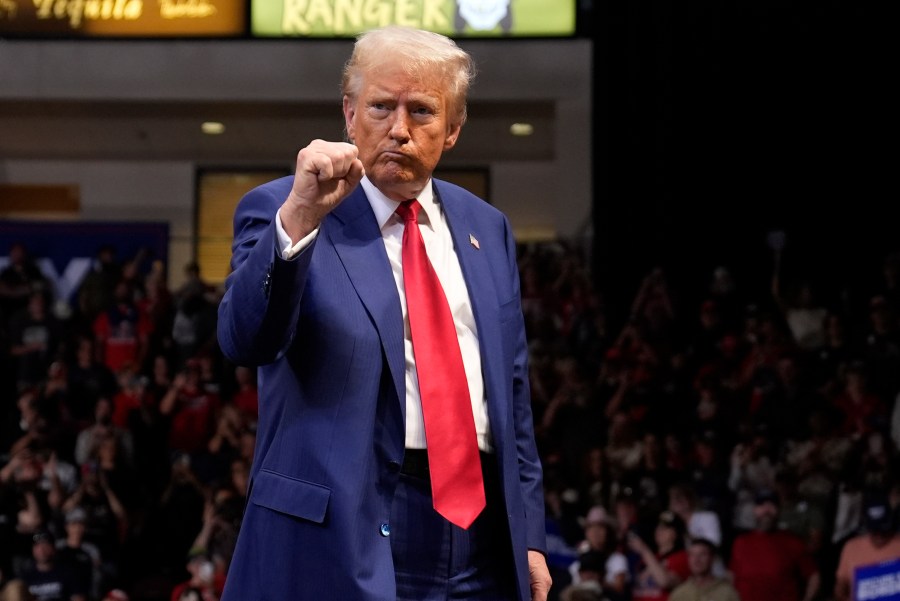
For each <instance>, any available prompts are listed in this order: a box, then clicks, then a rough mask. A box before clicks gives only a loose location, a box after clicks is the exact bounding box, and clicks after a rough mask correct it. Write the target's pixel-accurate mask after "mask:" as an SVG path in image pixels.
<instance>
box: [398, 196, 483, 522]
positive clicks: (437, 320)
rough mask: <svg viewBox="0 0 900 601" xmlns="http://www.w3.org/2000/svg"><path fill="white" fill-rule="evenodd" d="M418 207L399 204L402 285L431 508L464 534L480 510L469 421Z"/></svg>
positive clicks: (458, 357)
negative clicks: (422, 232) (429, 482)
mask: <svg viewBox="0 0 900 601" xmlns="http://www.w3.org/2000/svg"><path fill="white" fill-rule="evenodd" d="M421 208H422V207H421V206H420V205H419V202H418V201H416V200H410V201H408V202H404V203H402V204H401V205H400V206H399V207H398V208H397V214H398V215H400V217H401V218H402V219H403V221H404V223H405V229H404V230H403V251H402V252H403V285H404V288H405V289H406V307H407V312H408V313H409V327H410V331H411V333H412V343H413V352H414V354H415V357H416V373H417V375H418V379H419V395H420V396H421V399H422V414H423V415H424V418H425V440H426V442H427V444H428V470H429V473H430V476H431V494H432V498H433V500H434V508H435V510H436V511H437V512H438V513H440V514H441V515H442V516H444V517H445V518H447V520H448V521H450V522H452V523H454V524H456V525H457V526H459V527H461V528H468V527H469V526H470V525H471V524H472V522H474V521H475V518H476V517H478V514H479V513H481V510H482V509H484V506H485V498H484V483H483V482H482V477H481V457H480V456H479V454H478V440H477V438H476V436H475V419H474V418H473V417H472V401H471V399H470V397H469V384H468V381H467V380H466V371H465V368H464V367H463V361H462V353H460V350H459V341H458V340H457V338H456V326H455V325H454V323H453V316H452V315H451V314H450V306H449V305H448V304H447V297H446V296H445V295H444V290H443V288H441V282H440V281H439V280H438V277H437V274H436V273H435V272H434V268H433V267H432V265H431V261H429V260H428V255H427V254H426V253H425V243H424V242H423V241H422V234H421V232H420V231H419V224H418V223H417V219H418V215H419V210H420V209H421Z"/></svg>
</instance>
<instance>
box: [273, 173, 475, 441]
mask: <svg viewBox="0 0 900 601" xmlns="http://www.w3.org/2000/svg"><path fill="white" fill-rule="evenodd" d="M361 185H362V187H363V189H364V190H365V192H366V197H367V198H368V200H369V204H370V205H371V206H372V211H373V212H374V213H375V219H376V221H377V222H378V226H379V228H380V229H381V237H382V240H383V242H384V248H385V251H387V257H388V261H389V262H390V264H391V271H392V272H393V274H394V283H395V284H396V286H397V293H398V294H399V297H400V307H401V309H402V311H403V337H404V349H405V355H406V447H407V448H410V449H424V448H426V446H427V445H426V441H425V422H424V419H423V417H422V401H421V399H420V397H419V382H418V378H417V376H416V360H415V355H414V354H413V346H412V336H411V334H410V329H409V315H408V314H407V311H406V293H405V289H404V286H403V262H402V258H401V257H402V244H403V230H404V225H403V220H402V219H401V218H400V216H399V215H397V214H396V210H397V207H398V206H399V205H400V203H399V202H397V201H395V200H391V199H390V198H388V197H387V196H385V195H384V194H382V193H381V192H380V191H379V190H378V189H377V188H375V186H374V185H373V184H372V182H370V181H369V179H368V178H367V177H363V179H362V182H361ZM417 200H418V201H419V204H420V205H421V206H422V211H421V212H420V213H419V231H420V232H421V233H422V239H423V240H424V242H425V252H426V253H427V254H428V258H429V260H430V261H431V264H432V266H433V267H434V270H435V273H437V276H438V279H439V280H440V282H441V287H442V288H443V289H444V294H445V295H446V297H447V303H448V304H449V305H450V313H451V314H452V315H453V322H454V324H455V325H456V337H457V340H458V341H459V349H460V352H461V353H462V359H463V366H464V368H465V371H466V380H467V381H468V384H469V397H470V400H471V402H472V414H473V416H474V418H475V432H476V434H477V438H478V447H479V449H481V450H482V451H488V452H489V451H491V450H492V449H493V446H492V442H491V436H490V427H489V424H488V417H487V404H486V401H485V396H484V379H483V378H482V373H481V352H480V350H479V347H478V329H477V327H476V325H475V315H474V314H473V312H472V303H471V301H470V300H469V292H468V289H467V288H466V282H465V279H463V275H462V270H461V268H460V266H459V259H458V258H457V256H456V251H455V250H454V248H453V239H452V237H451V236H450V228H449V226H448V225H447V219H446V217H445V216H444V212H443V210H442V209H441V206H440V205H439V204H438V203H437V202H436V200H435V198H434V191H433V189H432V186H431V182H430V181H429V182H428V184H427V185H426V186H425V188H424V189H423V190H422V193H421V194H420V195H419V197H418V198H417ZM275 225H276V231H277V234H278V244H279V247H280V249H281V255H282V257H283V258H284V259H291V258H292V257H294V256H296V254H297V253H299V252H300V251H301V250H303V249H304V248H306V246H308V245H309V244H310V243H311V242H312V240H313V239H314V238H315V236H316V235H317V233H318V229H317V230H315V231H314V232H312V233H310V234H309V235H308V236H306V237H305V238H303V239H302V240H300V241H299V242H298V243H297V244H291V239H290V237H289V236H288V235H287V233H286V232H285V231H284V228H283V226H282V223H281V216H280V214H277V215H276V219H275Z"/></svg>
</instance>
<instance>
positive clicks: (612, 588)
mask: <svg viewBox="0 0 900 601" xmlns="http://www.w3.org/2000/svg"><path fill="white" fill-rule="evenodd" d="M519 251H520V256H519V259H520V263H519V265H520V272H521V282H522V297H523V312H524V315H525V320H526V328H527V331H528V335H529V346H530V361H531V388H532V398H533V408H534V416H535V429H536V435H537V438H538V444H539V449H540V451H541V455H542V460H543V463H544V470H545V495H546V506H547V515H546V523H547V531H548V535H549V542H550V549H549V560H550V565H551V569H552V573H553V577H554V587H553V590H552V592H551V597H552V599H553V601H620V600H633V601H650V600H665V599H668V598H671V599H673V601H689V600H691V599H701V598H703V599H714V600H717V599H721V600H733V599H741V600H742V601H773V600H774V601H781V600H784V601H795V600H796V601H799V600H800V599H804V600H807V601H811V600H813V599H820V600H830V599H835V600H836V601H846V600H847V599H849V598H850V586H851V584H852V578H853V570H854V568H855V567H856V566H859V565H864V564H867V563H872V562H877V561H880V560H882V559H890V558H896V557H898V556H900V538H898V536H897V534H896V530H897V528H896V527H897V521H896V516H897V506H898V504H900V482H898V474H900V470H898V455H900V454H898V445H900V403H898V402H897V396H898V393H900V321H898V317H900V256H895V255H892V256H889V257H887V258H886V260H885V262H884V270H883V274H884V277H883V279H882V280H881V281H879V282H876V283H875V288H874V289H872V290H854V291H853V294H854V295H855V297H856V298H858V297H859V296H860V295H864V296H865V298H866V302H865V303H864V304H862V307H863V308H862V309H860V308H858V307H859V304H855V303H850V302H847V298H848V296H847V295H846V294H842V295H837V296H836V297H835V299H820V298H817V297H816V295H815V292H816V290H815V288H814V286H813V285H811V284H810V283H807V282H802V281H800V279H799V278H796V279H797V281H782V280H783V279H785V278H782V275H781V273H780V269H779V268H778V265H779V263H778V261H775V266H776V268H775V270H774V273H773V277H772V281H771V285H767V286H763V287H759V289H753V287H752V286H747V285H746V283H745V282H741V281H739V278H738V277H736V276H735V275H734V274H733V273H730V272H729V270H728V269H727V268H725V267H720V268H717V269H716V270H715V271H714V272H713V273H711V274H709V285H708V286H707V287H705V288H704V289H702V290H688V291H685V290H679V288H678V284H679V282H678V281H677V278H674V277H673V276H672V275H671V274H668V273H666V271H665V270H663V269H662V268H654V269H652V270H651V271H650V272H649V273H648V274H647V276H646V278H644V280H643V283H642V284H641V286H640V287H639V290H637V292H636V294H635V297H634V300H633V303H631V305H630V311H629V312H628V315H627V318H626V319H618V320H617V319H615V317H614V316H613V315H612V313H613V312H612V311H611V310H610V308H609V307H608V306H607V304H606V303H605V300H604V296H603V292H604V290H603V286H604V283H603V282H596V281H594V279H593V278H592V277H591V273H590V270H589V268H588V264H589V263H588V258H587V256H586V253H584V252H583V250H582V249H581V248H580V247H578V246H577V245H569V244H564V243H553V244H529V245H522V246H521V247H520V249H519ZM9 258H10V262H9V265H8V266H7V267H6V268H5V269H4V270H3V271H2V272H0V419H2V422H0V589H2V591H3V595H4V596H2V597H0V598H2V599H37V600H39V601H56V600H65V601H72V600H78V601H168V600H171V601H189V600H190V601H216V600H217V599H218V597H219V594H220V593H221V589H222V586H223V583H224V580H225V577H226V573H227V569H228V564H229V561H230V558H231V552H232V549H233V546H234V542H235V539H236V536H237V532H238V529H239V526H240V522H241V516H242V511H243V506H244V502H245V494H246V490H247V481H248V474H249V467H250V462H251V461H252V456H253V450H254V444H255V424H256V419H257V415H258V399H257V393H256V384H255V372H254V371H253V370H251V369H247V368H245V367H241V366H235V365H231V364H229V363H228V362H226V361H225V360H223V358H222V356H221V354H220V353H219V351H218V348H217V344H216V339H215V320H216V307H217V303H218V301H219V298H220V294H221V290H220V289H219V288H217V287H214V286H211V285H209V284H207V283H206V282H204V280H203V279H202V277H201V274H200V272H199V269H198V267H197V266H196V265H195V264H191V265H188V266H187V267H186V269H185V278H184V279H185V283H184V284H183V285H182V286H180V287H179V288H178V289H177V290H170V289H169V288H168V286H167V273H166V266H165V265H163V264H162V263H160V262H158V261H150V260H149V258H148V257H144V256H141V255H138V256H136V257H128V258H126V259H125V260H121V259H119V258H118V257H117V256H116V249H114V248H110V247H104V248H102V249H100V251H99V252H98V253H97V256H96V261H95V264H94V266H93V269H92V270H91V272H90V273H89V274H88V276H87V277H86V278H85V280H84V281H83V283H82V285H81V287H80V289H79V290H78V294H77V298H74V299H71V302H69V303H66V302H63V301H62V299H59V298H57V297H56V296H55V294H54V291H53V289H52V286H51V283H50V282H49V281H48V280H47V279H46V278H45V277H44V276H43V275H42V274H41V272H40V271H39V270H38V269H37V268H36V267H35V266H34V263H33V262H32V261H31V259H30V257H29V255H28V249H26V248H24V247H23V246H21V245H14V246H13V247H12V248H11V249H10V250H9ZM686 299H692V300H686ZM693 299H697V300H696V301H695V300H693ZM617 322H621V323H617ZM29 595H30V596H29Z"/></svg>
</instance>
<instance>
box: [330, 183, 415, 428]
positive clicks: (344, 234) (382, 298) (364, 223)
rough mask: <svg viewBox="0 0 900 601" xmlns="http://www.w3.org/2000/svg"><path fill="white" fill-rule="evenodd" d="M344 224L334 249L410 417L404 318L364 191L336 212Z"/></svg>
mask: <svg viewBox="0 0 900 601" xmlns="http://www.w3.org/2000/svg"><path fill="white" fill-rule="evenodd" d="M331 215H332V216H334V217H335V218H336V219H337V221H338V222H340V224H335V225H336V227H329V228H328V235H329V236H330V238H331V240H332V242H333V243H334V249H335V251H336V252H337V254H338V256H339V257H340V259H341V263H343V265H344V269H346V271H347V275H348V276H349V277H350V281H351V282H352V283H353V287H354V288H355V289H356V292H357V294H359V298H360V300H361V301H362V303H363V305H365V307H366V311H368V313H369V315H370V316H371V318H372V321H373V322H374V323H375V327H376V328H377V330H378V334H379V336H380V338H381V344H382V347H383V348H384V353H385V356H386V357H387V362H388V366H389V368H390V370H391V377H392V378H393V381H394V386H395V387H396V389H397V396H398V398H399V399H401V401H402V402H401V403H400V405H401V409H402V411H403V415H404V416H405V415H406V403H405V398H406V376H405V369H406V367H405V359H404V349H403V315H402V313H401V309H400V299H399V298H398V297H397V288H396V287H395V286H394V276H393V274H392V273H391V267H390V263H389V262H388V258H387V253H386V252H385V250H384V243H383V242H382V239H381V231H380V230H379V229H378V223H377V222H376V221H375V216H374V214H373V213H372V208H371V206H370V205H369V201H368V200H367V199H366V195H365V193H364V192H363V190H362V188H361V187H357V188H356V190H355V191H354V192H353V193H352V194H351V195H350V196H349V197H347V198H346V199H345V200H344V201H343V202H342V203H341V204H340V205H338V207H337V208H336V209H335V210H334V211H332V213H331Z"/></svg>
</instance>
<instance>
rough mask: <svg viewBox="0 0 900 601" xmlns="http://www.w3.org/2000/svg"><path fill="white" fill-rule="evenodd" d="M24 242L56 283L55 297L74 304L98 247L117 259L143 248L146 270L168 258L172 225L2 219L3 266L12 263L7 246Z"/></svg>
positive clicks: (0, 259)
mask: <svg viewBox="0 0 900 601" xmlns="http://www.w3.org/2000/svg"><path fill="white" fill-rule="evenodd" d="M15 243H21V244H23V245H24V246H25V248H26V249H27V251H28V254H29V256H30V257H31V258H32V260H34V262H35V263H36V264H37V266H38V268H40V270H41V272H42V273H43V274H44V276H46V278H47V280H48V281H50V283H51V284H52V285H53V288H54V293H55V295H56V298H58V299H60V300H63V301H66V302H68V303H70V304H72V303H73V301H74V299H75V296H76V295H77V292H78V288H79V287H80V286H81V282H82V280H84V277H85V276H86V275H87V273H88V272H89V271H90V269H91V267H92V265H93V263H94V260H95V258H96V256H97V252H98V250H99V249H100V248H101V247H104V246H108V247H110V248H112V249H113V250H114V251H115V256H116V260H117V261H118V262H119V263H123V262H125V261H130V260H132V259H133V258H134V257H136V256H138V253H140V254H141V255H142V257H143V260H142V262H141V265H140V266H139V268H140V271H141V272H142V273H146V272H147V271H148V270H149V268H150V265H151V263H152V262H153V261H155V260H161V261H163V263H167V262H168V258H169V224H168V223H161V222H105V221H79V222H57V221H0V270H2V269H4V268H5V267H6V266H7V264H8V263H9V256H8V255H9V249H10V247H11V246H12V245H13V244H15Z"/></svg>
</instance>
